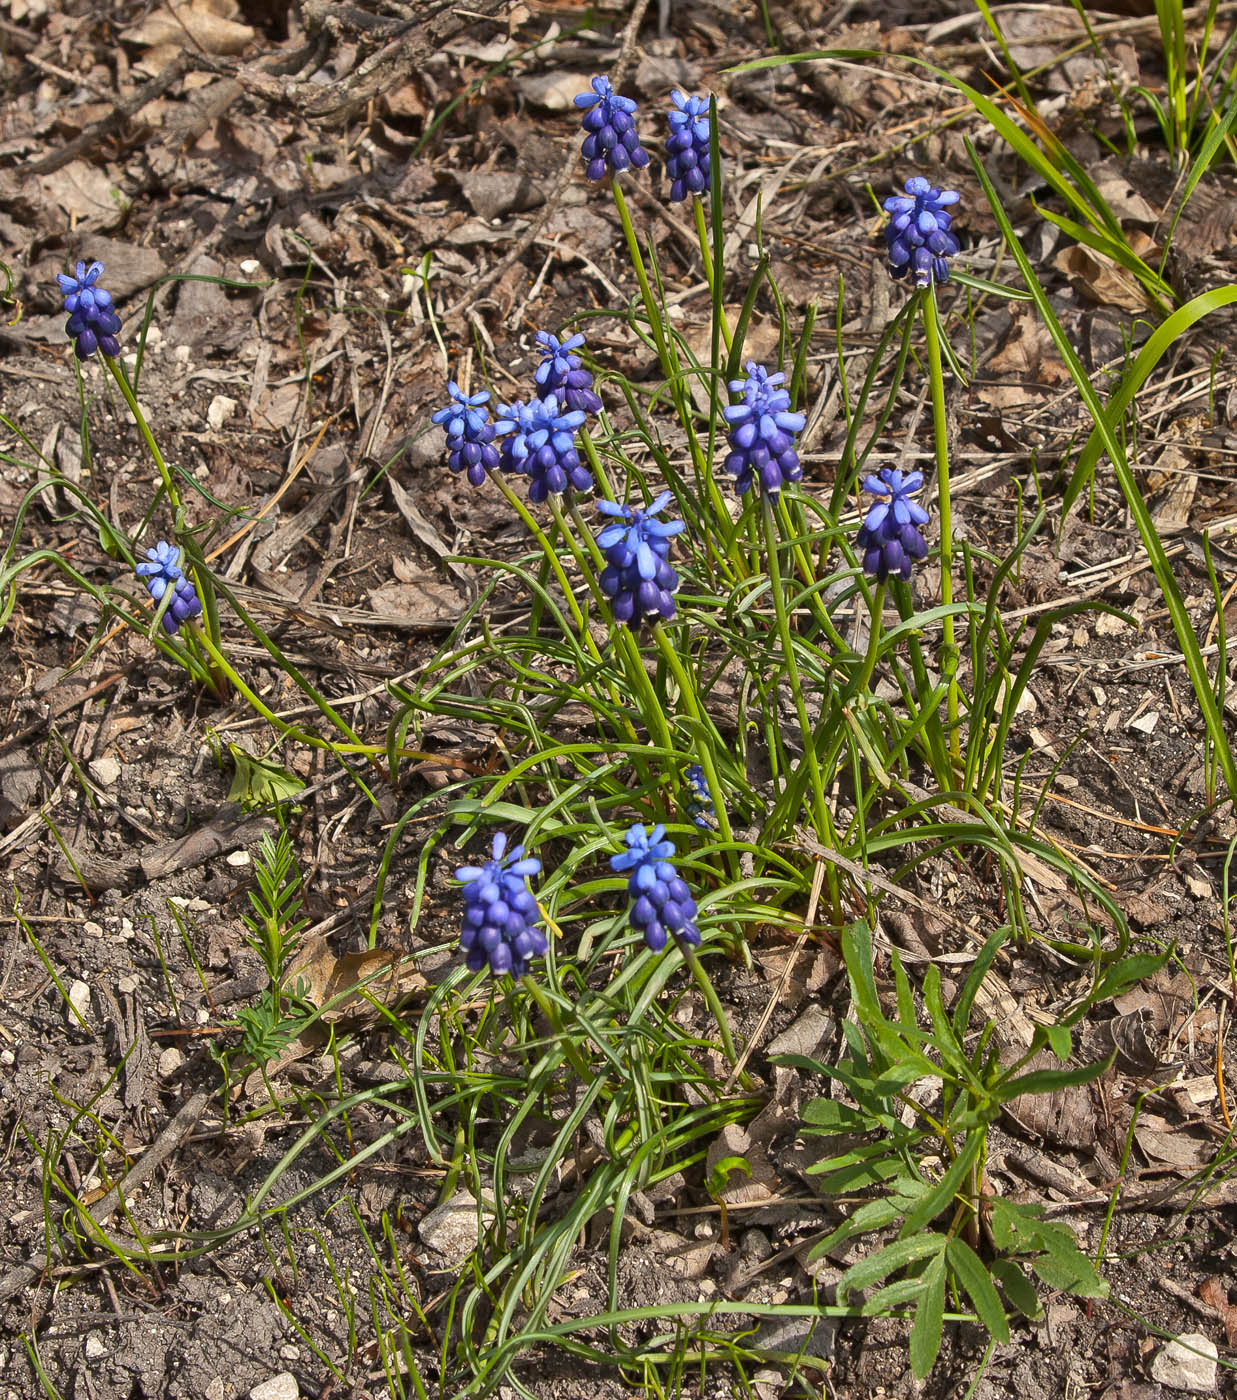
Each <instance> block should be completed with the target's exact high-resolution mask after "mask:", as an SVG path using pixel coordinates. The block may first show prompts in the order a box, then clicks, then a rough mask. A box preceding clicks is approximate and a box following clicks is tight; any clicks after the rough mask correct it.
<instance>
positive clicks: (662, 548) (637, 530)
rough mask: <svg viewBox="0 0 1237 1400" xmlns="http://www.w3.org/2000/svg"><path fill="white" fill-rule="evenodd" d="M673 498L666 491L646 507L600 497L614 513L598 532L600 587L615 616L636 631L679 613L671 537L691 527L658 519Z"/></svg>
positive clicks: (603, 509)
mask: <svg viewBox="0 0 1237 1400" xmlns="http://www.w3.org/2000/svg"><path fill="white" fill-rule="evenodd" d="M669 500H670V492H669V491H663V492H662V493H661V495H660V496H658V497H657V499H656V500H655V501H654V502H653V504H652V505H651V506H649V508H648V509H647V510H638V509H633V508H632V507H631V506H623V505H619V504H618V502H617V501H598V502H597V509H598V510H600V511H601V512H602V513H603V514H604V515H608V516H611V517H612V520H613V523H612V524H609V525H607V526H605V528H604V529H603V530H602V531H601V533H600V534H599V535H598V536H597V547H598V549H600V550H601V551H602V553H603V554H604V555H605V558H606V566H605V568H604V569H602V571H601V574H600V575H599V576H598V580H597V582H598V583H599V584H600V586H601V591H602V592H603V593H604V594H605V595H606V597H607V598H609V599H610V609H611V611H612V612H613V613H614V620H615V622H618V623H626V624H627V626H628V627H630V628H631V629H632V631H633V632H634V631H636V630H638V629H639V627H640V625H641V624H642V623H643V622H646V621H648V622H656V621H661V622H666V621H668V620H669V619H670V618H672V617H673V616H674V590H675V589H676V588H677V587H678V586H679V576H678V574H677V573H676V572H675V571H674V570H673V569H672V568H671V567H670V564H669V563H668V562H667V560H668V556H669V553H670V541H671V539H672V538H673V537H674V536H675V535H677V534H678V533H679V532H680V531H682V530H685V529H686V528H687V527H686V526H685V525H684V523H683V522H682V521H681V520H657V519H656V518H655V517H656V516H658V515H659V514H660V513H661V512H662V511H663V510H664V509H665V508H666V504H667V502H668V501H669Z"/></svg>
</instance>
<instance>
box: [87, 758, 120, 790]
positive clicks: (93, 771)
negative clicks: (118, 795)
mask: <svg viewBox="0 0 1237 1400" xmlns="http://www.w3.org/2000/svg"><path fill="white" fill-rule="evenodd" d="M86 767H87V768H89V769H90V776H91V777H92V778H93V779H94V780H95V782H96V783H98V784H99V786H100V787H111V785H112V784H113V783H114V782H115V781H116V780H117V778H119V777H120V760H119V759H118V758H117V757H116V756H115V755H114V754H110V753H105V754H104V755H103V757H102V758H92V759H91V760H90V762H89V763H88V764H87V765H86Z"/></svg>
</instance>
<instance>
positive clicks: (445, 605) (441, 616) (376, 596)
mask: <svg viewBox="0 0 1237 1400" xmlns="http://www.w3.org/2000/svg"><path fill="white" fill-rule="evenodd" d="M369 605H370V607H371V608H373V610H374V612H375V614H376V615H377V616H378V617H405V618H406V617H416V618H419V619H425V620H426V621H429V620H437V621H439V622H452V621H454V620H455V619H456V618H457V617H459V616H460V614H461V613H462V612H463V611H464V599H463V598H462V597H461V596H460V594H459V593H458V592H457V591H456V590H455V589H454V588H452V587H450V586H449V585H448V584H445V583H442V582H441V581H440V580H438V579H436V578H434V577H433V575H432V574H423V575H422V576H421V578H420V579H419V581H418V582H416V583H384V584H383V585H382V587H381V588H375V589H373V590H371V592H370V595H369Z"/></svg>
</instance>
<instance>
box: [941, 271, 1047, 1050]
mask: <svg viewBox="0 0 1237 1400" xmlns="http://www.w3.org/2000/svg"><path fill="white" fill-rule="evenodd" d="M1029 295H1030V294H1029V293H1028V296H1029ZM1009 936H1010V930H1009V929H1008V928H999V929H997V930H996V932H995V933H992V934H990V935H989V936H988V939H987V941H986V942H985V943H984V946H983V947H982V948H981V949H980V950H979V954H978V956H977V957H976V959H975V961H974V962H973V963H972V964H971V970H970V972H969V973H967V978H966V981H965V982H964V983H963V985H962V991H961V992H960V993H959V994H958V1000H957V1001H956V1002H955V1003H954V1014H953V1027H954V1032H955V1034H956V1035H958V1036H964V1035H965V1034H966V1032H967V1027H968V1025H969V1024H970V1019H971V1006H972V1005H973V1003H974V1001H975V997H976V996H977V994H978V992H979V989H980V987H981V986H982V985H983V980H984V978H985V977H986V976H987V975H988V969H989V968H990V967H991V966H992V961H993V959H994V958H995V957H996V955H997V953H998V952H1000V950H1001V948H1002V946H1003V945H1004V943H1005V941H1006V939H1008V938H1009Z"/></svg>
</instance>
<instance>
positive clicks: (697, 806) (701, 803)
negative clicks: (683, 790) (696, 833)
mask: <svg viewBox="0 0 1237 1400" xmlns="http://www.w3.org/2000/svg"><path fill="white" fill-rule="evenodd" d="M683 779H684V781H685V782H686V784H687V795H686V798H685V800H684V802H683V810H684V812H685V813H686V815H687V816H688V817H690V818H691V820H692V823H693V824H694V825H695V826H698V827H700V829H701V830H702V831H711V830H712V829H713V823H714V822H715V821H716V820H717V808H716V807H715V806H714V805H713V794H712V793H711V792H710V791H709V781H708V779H707V778H706V777H705V775H704V768H703V766H702V765H701V764H699V763H689V764H688V765H687V767H686V768H685V769H684V770H683Z"/></svg>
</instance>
